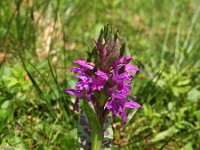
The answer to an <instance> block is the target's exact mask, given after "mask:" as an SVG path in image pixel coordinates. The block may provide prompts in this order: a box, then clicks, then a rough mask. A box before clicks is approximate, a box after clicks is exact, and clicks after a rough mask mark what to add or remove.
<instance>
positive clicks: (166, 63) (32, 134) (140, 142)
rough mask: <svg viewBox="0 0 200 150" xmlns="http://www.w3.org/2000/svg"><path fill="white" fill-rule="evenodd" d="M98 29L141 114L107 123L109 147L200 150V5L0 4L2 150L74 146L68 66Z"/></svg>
mask: <svg viewBox="0 0 200 150" xmlns="http://www.w3.org/2000/svg"><path fill="white" fill-rule="evenodd" d="M106 24H110V25H112V26H113V28H114V29H116V30H117V29H118V32H119V37H120V40H121V41H123V42H126V47H127V48H126V54H127V55H130V56H133V61H132V62H133V63H134V64H135V65H136V66H138V67H139V68H140V71H139V73H138V74H137V77H136V78H135V79H134V80H133V84H132V86H133V87H132V89H133V90H132V94H133V95H136V96H137V98H136V101H137V102H138V103H140V104H141V105H142V107H143V108H142V109H130V110H128V111H127V114H128V117H127V123H126V124H123V121H122V119H120V118H113V120H112V126H113V131H114V138H113V145H112V149H113V150H118V149H122V150H135V149H136V150H179V149H180V150H199V149H200V76H199V74H200V59H199V58H200V1H199V0H170V1H169V0H168V1H167V0H165V1H164V0H148V1H147V0H113V1H107V0H102V1H100V0H99V1H98V0H90V1H89V0H54V1H53V0H40V1H39V0H38V1H34V0H15V1H11V0H0V149H2V150H4V149H5V150H6V149H9V150H21V149H22V150H23V149H30V150H32V149H36V150H51V149H52V150H54V149H55V150H67V149H69V150H73V149H74V150H76V149H79V143H78V136H77V127H78V124H77V122H78V118H79V115H80V112H76V111H74V109H73V102H74V100H75V98H74V97H73V96H70V95H68V94H66V93H65V88H67V87H68V88H69V87H70V88H72V87H74V86H75V83H76V81H77V80H76V79H75V78H74V77H73V75H72V73H71V72H70V71H69V68H70V67H71V66H74V64H73V60H77V59H85V60H86V58H87V53H86V52H87V51H90V50H91V49H92V48H93V47H94V39H96V38H97V37H98V35H99V32H100V29H101V28H102V27H104V25H106Z"/></svg>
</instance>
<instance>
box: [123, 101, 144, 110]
mask: <svg viewBox="0 0 200 150" xmlns="http://www.w3.org/2000/svg"><path fill="white" fill-rule="evenodd" d="M124 107H125V108H141V107H142V106H141V105H140V104H138V103H136V102H133V101H129V100H126V102H125V105H124Z"/></svg>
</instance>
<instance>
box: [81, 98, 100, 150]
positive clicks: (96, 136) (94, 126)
mask: <svg viewBox="0 0 200 150" xmlns="http://www.w3.org/2000/svg"><path fill="white" fill-rule="evenodd" d="M83 104H84V109H85V112H86V115H87V118H88V121H89V125H90V128H91V143H92V150H100V149H101V145H102V141H103V129H102V127H101V125H100V122H99V120H98V118H97V116H96V114H95V113H94V111H93V110H92V108H91V107H90V105H89V104H88V101H87V100H83Z"/></svg>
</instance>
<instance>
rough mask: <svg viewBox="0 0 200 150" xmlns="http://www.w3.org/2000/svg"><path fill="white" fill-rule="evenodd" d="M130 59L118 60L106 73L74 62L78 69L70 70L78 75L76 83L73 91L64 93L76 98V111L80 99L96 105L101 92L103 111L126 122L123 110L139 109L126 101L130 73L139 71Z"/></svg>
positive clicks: (128, 57)
mask: <svg viewBox="0 0 200 150" xmlns="http://www.w3.org/2000/svg"><path fill="white" fill-rule="evenodd" d="M131 59H132V58H131V57H130V56H124V57H120V58H118V59H117V60H116V61H115V62H114V63H113V65H112V66H111V67H110V69H109V71H107V72H103V71H101V70H100V69H95V68H96V66H94V65H92V64H91V63H89V62H86V61H83V60H76V61H74V62H75V63H76V64H78V65H79V68H71V71H72V72H74V73H76V74H78V76H77V78H78V82H77V84H76V86H75V88H74V89H66V92H67V93H69V94H71V95H74V96H76V102H75V108H76V110H78V102H79V100H80V99H81V98H86V99H87V100H88V101H90V102H92V103H94V104H95V103H97V101H98V100H99V99H98V97H97V96H96V95H97V94H98V93H100V91H102V90H103V91H104V92H105V97H106V100H105V102H106V103H105V106H104V109H105V110H106V109H107V110H109V111H111V112H112V115H113V116H117V115H120V116H121V117H122V118H123V120H124V122H126V112H125V109H126V108H140V107H141V106H140V105H139V104H138V103H136V102H133V101H131V100H127V97H130V96H131V95H130V90H131V80H132V78H133V77H134V75H133V74H132V73H134V72H136V71H138V70H139V69H138V68H137V67H135V66H134V65H131V64H129V62H130V61H131Z"/></svg>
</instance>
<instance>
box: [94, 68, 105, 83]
mask: <svg viewBox="0 0 200 150" xmlns="http://www.w3.org/2000/svg"><path fill="white" fill-rule="evenodd" d="M95 74H96V75H97V76H99V77H101V78H103V79H104V80H106V81H107V80H108V76H107V74H106V73H105V72H103V71H101V70H97V71H96V72H95Z"/></svg>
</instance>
